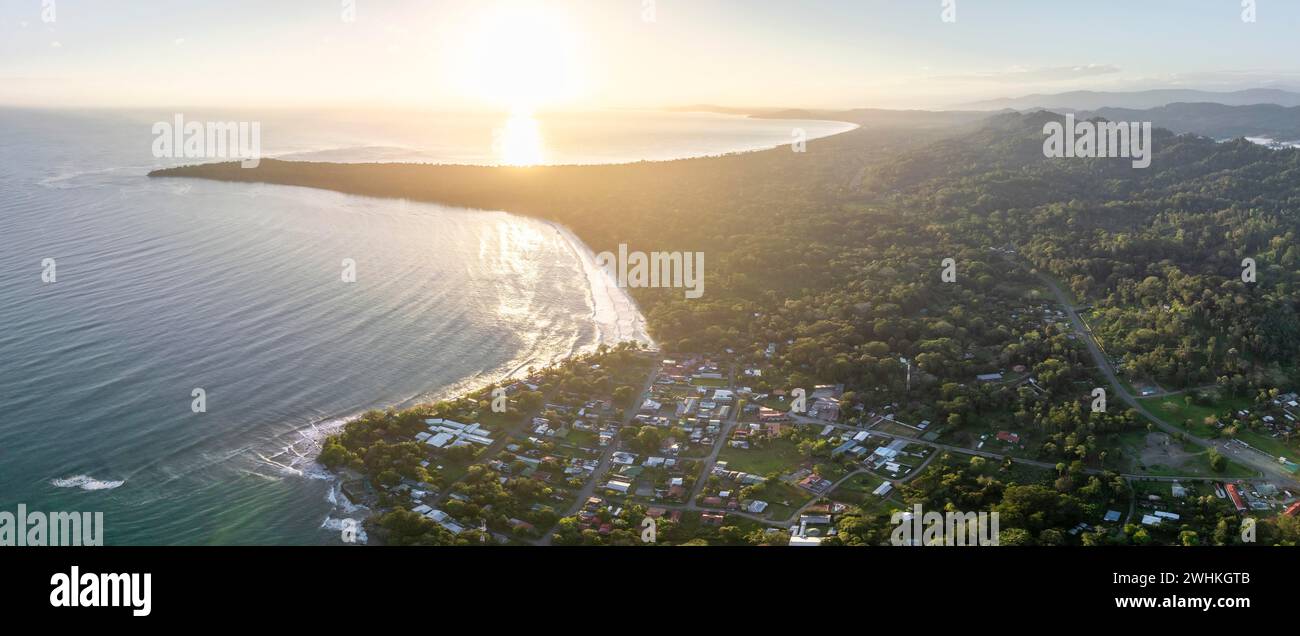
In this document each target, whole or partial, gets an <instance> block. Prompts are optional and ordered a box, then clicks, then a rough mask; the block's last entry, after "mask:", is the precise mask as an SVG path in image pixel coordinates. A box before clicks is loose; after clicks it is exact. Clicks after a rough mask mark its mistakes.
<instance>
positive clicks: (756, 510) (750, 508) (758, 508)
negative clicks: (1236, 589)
mask: <svg viewBox="0 0 1300 636" xmlns="http://www.w3.org/2000/svg"><path fill="white" fill-rule="evenodd" d="M1298 507H1300V504H1297V505H1295V506H1292V508H1298ZM764 510H767V502H766V501H762V500H759V499H755V500H753V501H751V502H749V504H748V505H746V506H745V511H746V512H750V513H753V514H756V515H757V514H762V512H763V511H764Z"/></svg>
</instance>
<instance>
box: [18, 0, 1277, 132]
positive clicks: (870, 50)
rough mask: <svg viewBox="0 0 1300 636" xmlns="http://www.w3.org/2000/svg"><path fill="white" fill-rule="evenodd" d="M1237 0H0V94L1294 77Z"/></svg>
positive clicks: (742, 87)
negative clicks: (952, 15)
mask: <svg viewBox="0 0 1300 636" xmlns="http://www.w3.org/2000/svg"><path fill="white" fill-rule="evenodd" d="M1251 1H1252V0H1245V2H1247V3H1250V2H1251ZM949 3H951V4H955V6H956V20H955V21H953V22H946V21H944V19H943V12H944V5H945V4H949ZM50 4H52V5H53V14H52V15H51V14H50V13H49V10H48V9H47V8H46V7H45V5H50ZM1242 4H1243V0H1143V1H1139V2H1134V1H1132V0H1089V1H1087V2H1083V1H1063V0H551V1H549V2H548V1H543V0H221V1H210V0H209V1H205V0H152V1H144V0H111V1H106V0H0V104H19V105H36V106H96V105H106V106H154V107H164V106H249V107H256V106H361V105H376V106H415V107H424V108H429V107H432V108H439V107H445V108H448V109H465V108H478V107H490V108H493V109H502V108H514V109H527V108H534V107H553V108H562V107H574V108H586V107H603V106H635V107H656V106H673V105H685V104H702V103H709V104H720V105H728V106H792V107H800V106H806V107H857V106H877V107H887V108H898V107H925V108H939V107H947V106H952V105H954V104H959V103H963V102H967V101H972V100H977V99H985V98H993V97H1010V96H1018V95H1023V94H1026V93H1034V92H1061V91H1067V90H1078V89H1094V90H1140V89H1146V88H1169V87H1185V88H1202V89H1209V90H1234V89H1240V88H1253V87H1262V86H1275V87H1280V88H1298V87H1300V70H1298V69H1297V66H1296V64H1297V60H1300V45H1298V44H1297V42H1300V38H1298V37H1297V27H1300V2H1295V1H1292V0H1257V2H1256V4H1257V5H1258V6H1257V8H1256V21H1255V22H1244V21H1243V20H1242V12H1243V8H1242ZM349 6H351V7H354V13H352V14H351V15H353V16H355V19H354V20H352V21H349V20H348V19H347V18H348V17H350V16H349V12H348V11H349V10H348V7H349ZM49 17H52V18H53V21H46V20H45V19H44V18H49Z"/></svg>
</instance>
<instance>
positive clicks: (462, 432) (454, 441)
mask: <svg viewBox="0 0 1300 636" xmlns="http://www.w3.org/2000/svg"><path fill="white" fill-rule="evenodd" d="M424 423H425V424H426V425H428V427H429V437H426V438H425V439H424V440H423V441H424V443H425V444H428V445H430V446H433V447H435V448H450V447H453V446H465V445H468V444H481V445H483V446H487V445H489V444H491V443H492V438H491V437H488V435H489V434H490V433H491V432H490V431H488V430H487V429H486V428H483V426H482V425H480V424H478V423H474V424H462V423H460V422H456V421H454V420H448V419H443V418H440V417H437V418H432V419H427V420H425V421H424ZM418 438H419V436H418V435H417V439H418Z"/></svg>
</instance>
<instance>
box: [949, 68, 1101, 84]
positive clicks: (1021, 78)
mask: <svg viewBox="0 0 1300 636" xmlns="http://www.w3.org/2000/svg"><path fill="white" fill-rule="evenodd" d="M1119 72H1120V69H1119V67H1117V66H1114V65H1111V64H1084V65H1082V66H1053V67H1043V68H1011V69H1007V70H1002V71H988V72H982V73H967V74H964V75H944V76H940V77H935V78H933V79H936V80H940V81H945V82H997V83H1001V84H1025V83H1030V82H1067V81H1070V80H1077V79H1080V78H1084V77H1095V76H1097V75H1109V74H1111V73H1119Z"/></svg>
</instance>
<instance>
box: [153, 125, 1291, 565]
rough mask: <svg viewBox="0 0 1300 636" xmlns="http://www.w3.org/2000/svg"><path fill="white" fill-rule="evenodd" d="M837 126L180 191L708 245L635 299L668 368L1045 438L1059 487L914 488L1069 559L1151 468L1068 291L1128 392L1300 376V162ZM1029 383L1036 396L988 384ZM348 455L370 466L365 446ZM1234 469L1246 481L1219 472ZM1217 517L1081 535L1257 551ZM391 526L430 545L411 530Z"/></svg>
mask: <svg viewBox="0 0 1300 636" xmlns="http://www.w3.org/2000/svg"><path fill="white" fill-rule="evenodd" d="M825 116H826V117H827V118H836V119H851V120H853V121H854V122H855V123H857V124H859V126H860V127H859V128H858V129H856V130H854V131H851V132H848V133H844V134H841V135H837V136H834V137H830V138H826V139H819V140H814V141H811V142H809V143H808V146H807V148H806V151H805V152H796V151H794V149H793V148H791V147H780V148H776V149H773V150H769V151H764V152H756V153H745V154H735V155H726V156H720V157H708V158H700V159H688V160H678V161H669V162H643V163H636V164H627V165H608V166H542V167H529V168H490V167H477V166H441V165H412V164H359V165H358V164H323V163H297V162H283V161H275V160H264V161H263V162H262V165H261V166H260V167H258V168H257V169H253V170H244V169H241V168H239V166H238V164H209V165H204V166H194V167H185V168H176V169H169V170H165V171H159V172H158V173H155V174H156V175H157V176H170V177H187V176H189V177H202V178H212V179H223V180H231V181H259V182H268V183H280V184H289V185H298V186H308V187H316V188H325V189H330V190H338V191H342V192H347V193H352V194H360V195H370V196H383V197H401V198H408V199H412V200H421V201H433V202H438V203H443V204H450V205H458V206H465V207H470V208H479V209H489V210H508V211H510V212H513V213H517V214H525V215H532V216H536V217H540V218H545V219H548V220H553V221H557V222H560V223H563V224H565V225H566V226H568V227H569V228H571V229H572V230H573V231H574V232H575V233H576V234H577V235H578V236H579V237H580V238H581V239H582V240H583V241H584V242H586V243H587V244H588V245H589V246H590V247H591V248H592V249H593V250H594V251H596V252H600V251H603V250H610V251H617V249H618V246H619V245H620V244H624V245H627V246H628V249H631V250H641V251H645V252H650V251H682V252H687V251H692V252H693V251H700V252H703V253H704V254H705V263H706V267H705V273H704V277H705V278H704V280H705V285H706V286H705V289H706V292H705V293H704V295H703V296H702V297H700V298H687V297H684V295H683V294H682V290H680V289H672V288H665V289H643V288H637V289H632V290H630V292H631V293H632V295H633V297H634V298H635V300H636V301H637V302H638V304H639V305H640V307H641V309H642V311H643V313H644V314H645V316H646V318H647V321H648V324H649V327H650V330H651V333H652V335H653V336H654V338H655V339H656V341H657V342H658V343H659V344H660V345H661V347H662V348H663V350H664V351H665V352H668V353H672V352H693V353H718V354H720V353H723V352H727V351H731V352H732V353H733V354H734V356H735V357H736V358H737V359H738V360H741V361H762V362H763V363H764V364H765V365H767V366H768V367H769V371H767V372H765V373H764V375H763V377H762V380H761V381H760V382H759V383H758V384H756V388H757V389H758V390H770V389H779V388H786V387H792V386H812V385H815V384H825V383H831V384H843V385H845V388H846V391H845V394H844V398H843V402H844V411H845V412H846V414H847V415H846V417H860V416H861V414H862V413H865V412H870V411H874V410H878V409H879V408H881V407H883V406H884V405H891V406H892V405H896V412H898V413H899V414H902V415H907V416H910V417H913V418H914V419H921V418H926V419H931V420H934V421H936V422H942V423H943V424H944V425H946V426H947V427H948V430H951V431H958V433H957V434H958V435H959V436H960V435H961V433H960V431H963V430H965V429H969V430H970V431H972V432H971V433H970V434H969V438H970V440H972V441H973V440H975V439H976V438H975V435H976V434H977V433H978V432H980V431H985V430H993V429H996V428H1014V429H1015V430H1019V431H1022V433H1023V434H1024V435H1026V436H1027V437H1028V438H1029V439H1030V440H1031V443H1030V444H1028V450H1027V451H1026V453H1027V454H1028V456H1029V457H1031V458H1032V459H1034V460H1038V461H1043V462H1047V463H1051V464H1057V465H1058V466H1059V468H1058V469H1057V470H1056V471H1053V474H1051V475H1048V476H1047V477H1046V478H1044V477H1042V476H1041V475H1035V476H1027V475H1025V474H1022V473H1021V472H1019V471H1017V470H1013V469H1012V468H1011V467H1010V466H1006V465H999V464H998V463H997V462H983V461H975V460H970V461H967V460H966V459H962V458H954V457H944V458H942V459H941V460H940V461H937V462H934V463H932V464H930V465H929V467H928V468H926V469H925V470H924V472H923V473H922V474H921V475H920V476H919V477H917V478H916V479H913V480H911V481H910V482H909V483H908V484H907V485H906V487H905V488H904V493H903V496H904V498H905V500H906V501H907V502H908V503H909V504H911V503H924V504H925V505H926V506H927V507H929V508H933V509H936V510H941V509H944V508H945V507H951V506H956V507H957V508H958V509H967V510H974V509H980V510H985V509H989V510H1000V511H1002V513H1003V515H1002V519H1003V523H1002V529H1003V534H1004V536H1005V537H1008V539H1009V540H1008V542H1010V543H1020V544H1043V545H1056V544H1063V543H1066V542H1067V541H1068V540H1067V538H1066V536H1067V535H1066V534H1065V533H1066V531H1067V530H1069V529H1071V528H1073V527H1076V526H1077V525H1078V524H1079V523H1080V522H1084V521H1086V520H1088V519H1094V518H1096V517H1098V516H1099V515H1100V513H1103V512H1104V511H1105V510H1104V509H1105V508H1106V505H1107V504H1106V502H1111V501H1115V500H1116V499H1117V498H1123V497H1130V496H1135V495H1133V494H1132V493H1129V492H1126V491H1127V490H1128V489H1127V487H1126V486H1125V484H1124V482H1123V480H1122V479H1120V478H1119V476H1118V475H1119V473H1121V472H1126V471H1132V470H1136V469H1135V468H1134V466H1135V465H1136V464H1137V463H1139V462H1140V459H1141V458H1139V457H1137V456H1136V453H1134V452H1133V451H1132V450H1131V449H1126V448H1125V447H1124V445H1123V444H1122V443H1121V441H1122V440H1124V439H1129V437H1131V436H1133V435H1135V434H1136V435H1139V436H1140V435H1143V434H1145V433H1146V432H1148V431H1149V430H1150V428H1149V425H1148V423H1147V422H1146V421H1145V420H1144V419H1143V418H1141V417H1139V416H1138V414H1137V413H1135V412H1134V411H1133V410H1132V409H1130V408H1127V407H1126V406H1124V405H1123V404H1121V403H1120V402H1119V401H1118V400H1116V401H1115V404H1114V405H1113V406H1112V408H1110V409H1109V410H1108V411H1107V412H1105V413H1094V412H1089V409H1088V408H1087V405H1088V403H1089V399H1090V397H1089V396H1090V394H1089V390H1090V389H1091V388H1092V387H1096V386H1105V381H1104V379H1102V378H1100V377H1099V374H1098V371H1097V369H1096V368H1095V367H1094V366H1093V364H1092V360H1091V358H1090V357H1089V354H1088V351H1087V350H1086V348H1085V346H1084V344H1083V343H1082V342H1080V341H1079V339H1077V338H1076V337H1075V334H1074V332H1073V330H1072V329H1070V327H1069V325H1068V323H1067V321H1065V320H1064V319H1063V318H1062V317H1061V316H1059V315H1058V314H1056V312H1055V309H1056V299H1055V298H1053V296H1052V295H1051V294H1050V293H1049V292H1048V291H1046V289H1047V288H1046V287H1045V286H1044V281H1050V282H1051V283H1053V284H1055V285H1057V286H1059V289H1060V290H1061V291H1062V293H1064V294H1065V295H1066V296H1068V297H1069V299H1070V301H1071V302H1072V304H1073V305H1074V306H1075V307H1077V308H1078V309H1079V311H1080V314H1081V315H1083V316H1084V317H1085V318H1086V320H1087V322H1088V326H1089V328H1090V329H1091V330H1092V332H1093V333H1094V334H1095V335H1096V337H1097V339H1098V342H1099V344H1100V345H1101V346H1102V347H1103V348H1104V349H1105V352H1106V355H1107V356H1109V357H1110V358H1111V359H1112V360H1113V361H1114V363H1115V366H1116V367H1117V368H1118V369H1120V370H1121V371H1122V372H1123V373H1124V375H1125V377H1126V378H1142V379H1143V380H1145V381H1150V382H1151V383H1153V384H1158V385H1159V386H1160V387H1162V388H1163V389H1165V390H1169V391H1181V390H1187V391H1189V393H1188V396H1189V397H1188V401H1187V408H1189V409H1190V408H1192V407H1193V405H1194V403H1195V402H1196V401H1197V400H1202V401H1205V400H1208V401H1214V400H1228V399H1236V400H1241V401H1242V403H1243V404H1251V403H1257V402H1259V401H1261V399H1262V398H1264V397H1267V396H1268V395H1269V392H1270V391H1273V395H1276V390H1277V389H1279V388H1282V389H1284V390H1294V389H1293V388H1292V389H1287V387H1294V386H1296V384H1297V381H1300V372H1298V371H1297V368H1296V364H1295V361H1296V359H1297V354H1300V320H1298V319H1297V314H1296V311H1297V307H1298V306H1300V247H1298V246H1297V245H1296V239H1297V235H1298V234H1300V214H1297V210H1298V209H1300V150H1294V149H1271V148H1268V147H1264V146H1260V145H1256V144H1253V143H1250V142H1248V141H1245V140H1241V139H1237V140H1231V141H1223V142H1220V141H1216V140H1213V139H1210V138H1206V137H1201V136H1197V135H1193V134H1175V133H1173V132H1170V131H1169V130H1166V129H1157V130H1156V132H1155V136H1154V155H1153V157H1152V162H1151V166H1150V167H1149V168H1147V169H1135V168H1134V167H1133V166H1132V163H1131V162H1130V160H1128V159H1126V158H1116V159H1089V158H1072V159H1048V158H1045V157H1044V153H1043V150H1042V145H1043V137H1044V135H1043V126H1044V124H1045V123H1047V122H1049V121H1054V120H1059V118H1060V117H1059V116H1058V115H1056V114H1054V113H1049V112H1043V111H1039V112H1031V113H1003V114H995V115H991V116H988V117H987V118H981V119H974V118H972V117H970V116H969V115H966V114H961V115H954V116H952V117H948V118H945V117H943V116H939V115H936V114H934V113H916V114H911V115H909V114H906V113H902V114H900V113H892V114H888V115H886V114H883V113H878V112H873V111H858V112H852V113H840V114H825ZM948 259H951V260H948ZM1247 261H1249V262H1250V263H1251V264H1252V266H1251V267H1250V268H1249V269H1250V272H1249V274H1250V275H1248V276H1247V275H1244V272H1245V271H1246V270H1247V266H1246V265H1244V264H1243V263H1246V262H1247ZM945 263H950V264H951V266H950V267H949V266H948V265H946V264H945ZM946 267H949V269H950V271H952V272H954V273H955V275H954V276H951V277H945V276H944V275H943V272H944V270H945V268H946ZM771 345H775V347H774V350H775V353H773V354H771V355H769V354H768V351H770V350H772V349H773V347H771ZM900 359H901V360H906V361H907V362H906V363H905V364H906V366H904V364H900ZM1011 368H1023V369H1024V373H1025V374H1028V375H1032V377H1033V379H1034V383H1033V385H1032V386H1030V385H1028V384H1016V385H1003V384H993V383H982V382H977V381H976V380H975V377H976V376H977V375H980V374H988V373H993V372H999V371H1004V370H1007V369H1011ZM909 372H910V373H909ZM1202 394H1205V395H1202ZM370 426H371V429H374V428H376V426H375V425H374V423H371V425H370ZM403 426H406V427H407V428H410V426H409V425H403ZM371 429H368V430H371ZM1215 434H1219V433H1217V432H1216V433H1215ZM349 436H351V437H349ZM362 436H363V435H362V433H352V432H349V433H347V434H345V436H344V440H345V441H346V440H347V439H349V438H351V439H353V440H354V441H356V440H360V439H361V438H362ZM1126 436H1128V437H1126ZM358 443H359V442H358ZM368 445H369V442H368V441H367V447H368ZM330 452H332V453H334V454H335V455H337V456H338V457H339V458H340V461H343V460H347V461H351V462H353V463H354V464H355V463H357V462H360V464H361V465H362V466H364V464H365V463H366V462H367V461H369V460H368V459H364V458H365V457H366V455H365V449H363V448H350V449H349V448H342V447H340V448H338V449H336V450H331V451H330ZM384 452H386V453H400V452H404V451H402V449H401V448H398V447H393V448H386V450H385V451H384ZM1211 453H1213V451H1211ZM976 459H979V458H976ZM1211 463H1214V464H1217V465H1218V468H1217V469H1218V470H1226V469H1225V468H1224V467H1223V463H1224V462H1223V459H1222V458H1218V459H1214V458H1213V455H1211ZM476 479H478V478H477V477H476ZM480 481H482V480H480ZM493 487H494V488H495V487H496V486H495V485H494V486H493ZM505 487H506V488H510V487H513V486H511V485H510V484H507V485H506V486H505ZM1201 504H1202V509H1203V512H1202V513H1200V514H1197V515H1195V516H1189V517H1188V518H1186V519H1185V520H1184V522H1183V523H1182V524H1181V525H1180V526H1179V527H1177V528H1172V529H1169V530H1168V531H1167V532H1164V534H1159V533H1155V532H1153V531H1148V530H1147V529H1144V528H1138V527H1132V528H1126V529H1125V531H1124V532H1123V533H1121V534H1120V535H1118V536H1116V535H1109V534H1107V535H1104V536H1103V535H1101V534H1100V533H1098V534H1096V535H1089V534H1088V533H1084V535H1083V538H1082V539H1075V540H1076V541H1077V540H1082V541H1083V542H1084V543H1089V544H1092V543H1122V544H1130V543H1133V544H1142V543H1152V542H1154V543H1172V544H1185V545H1197V544H1226V543H1232V542H1234V541H1235V537H1236V534H1237V533H1236V524H1237V523H1238V519H1237V517H1236V515H1235V513H1234V512H1233V511H1232V510H1231V508H1230V506H1227V505H1226V504H1224V503H1223V501H1222V500H1215V499H1214V498H1213V497H1209V498H1208V499H1207V500H1206V501H1203V502H1201ZM541 521H546V520H541ZM384 522H385V523H387V524H388V525H389V526H391V527H392V528H393V529H396V530H397V531H398V534H401V532H400V531H401V529H402V528H403V527H405V526H412V527H414V529H413V530H411V533H415V532H430V530H429V529H428V528H427V527H424V526H421V525H420V524H419V523H418V522H417V520H414V519H413V518H409V517H407V516H397V517H392V518H388V519H386V520H385V521H384ZM887 522H888V515H887V514H884V513H883V512H881V511H879V510H875V511H872V510H866V509H864V510H862V511H859V512H855V513H852V514H849V515H845V516H843V517H841V520H840V521H839V523H838V530H839V532H838V535H837V537H836V538H835V540H834V542H838V543H843V544H881V543H887V541H888V530H889V524H888V523H887ZM702 532H707V533H712V534H709V535H708V536H709V537H710V538H713V539H717V538H718V536H719V535H718V534H717V531H712V530H710V531H702ZM1260 534H1261V538H1260V541H1261V542H1264V543H1265V544H1267V543H1294V542H1296V541H1297V540H1300V525H1298V524H1297V522H1296V520H1295V519H1294V518H1283V517H1279V518H1278V519H1277V520H1275V521H1269V522H1267V523H1261V524H1260ZM443 538H444V539H445V537H443ZM684 539H689V538H685V537H684ZM737 541H738V542H746V540H745V539H744V537H741V538H740V539H737ZM761 541H762V538H761V537H756V538H754V539H753V541H751V542H761ZM413 542H419V541H418V540H413Z"/></svg>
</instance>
